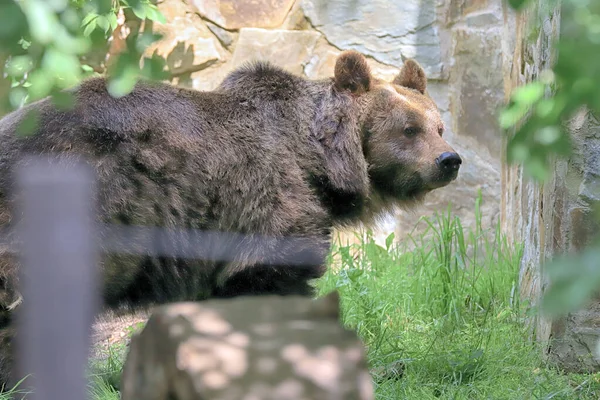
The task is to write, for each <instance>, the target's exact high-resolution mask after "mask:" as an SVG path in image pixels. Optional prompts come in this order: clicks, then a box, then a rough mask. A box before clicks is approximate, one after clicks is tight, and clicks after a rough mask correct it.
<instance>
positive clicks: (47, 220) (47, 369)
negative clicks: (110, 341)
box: [17, 158, 98, 400]
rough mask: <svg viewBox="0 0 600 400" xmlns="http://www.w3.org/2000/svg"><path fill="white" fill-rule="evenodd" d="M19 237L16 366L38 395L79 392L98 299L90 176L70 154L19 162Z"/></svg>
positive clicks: (73, 397)
mask: <svg viewBox="0 0 600 400" xmlns="http://www.w3.org/2000/svg"><path fill="white" fill-rule="evenodd" d="M18 183H19V190H20V196H19V197H20V198H21V200H22V203H21V204H20V205H17V206H20V209H19V210H18V211H20V212H21V213H22V218H23V219H22V225H21V226H20V228H19V234H20V239H21V242H22V244H23V247H22V248H21V250H22V253H21V254H22V262H23V267H22V271H21V281H20V284H21V290H22V294H23V298H24V301H23V304H22V306H21V311H20V314H19V319H18V322H19V323H18V330H19V336H20V337H19V339H18V341H17V345H18V347H17V350H18V353H17V360H18V365H19V367H20V368H19V372H21V373H26V374H32V375H31V376H30V377H29V378H28V379H27V380H26V381H25V384H26V386H27V387H29V388H32V389H33V390H34V391H35V393H34V394H33V396H32V397H33V398H35V399H36V400H83V399H84V398H86V397H87V396H86V387H87V386H86V380H85V372H86V370H87V362H88V354H89V338H90V336H89V335H90V329H91V324H92V322H93V318H94V316H95V312H96V307H97V305H98V303H97V288H98V282H97V276H98V271H97V268H98V264H97V254H96V246H95V239H96V238H95V235H96V231H95V228H96V221H95V211H96V210H95V193H94V191H95V179H94V176H93V175H92V174H91V171H90V168H89V167H88V166H87V165H86V164H83V163H80V162H75V161H73V160H72V159H71V160H68V161H67V160H64V159H63V160H62V161H60V162H57V160H50V159H46V158H44V159H29V160H27V163H26V164H25V165H24V166H23V167H21V168H20V169H19V174H18Z"/></svg>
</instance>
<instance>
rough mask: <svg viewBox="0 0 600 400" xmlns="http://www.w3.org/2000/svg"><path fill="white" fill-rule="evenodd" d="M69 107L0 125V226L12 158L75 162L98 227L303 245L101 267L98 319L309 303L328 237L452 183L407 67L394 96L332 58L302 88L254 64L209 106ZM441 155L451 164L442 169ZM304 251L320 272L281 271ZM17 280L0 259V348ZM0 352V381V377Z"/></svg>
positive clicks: (81, 92) (174, 95)
mask: <svg viewBox="0 0 600 400" xmlns="http://www.w3.org/2000/svg"><path fill="white" fill-rule="evenodd" d="M73 93H74V94H75V98H76V104H75V106H74V108H73V109H70V110H62V111H61V110H58V109H56V108H55V107H54V106H53V105H52V102H51V101H50V100H49V99H45V100H41V101H39V102H36V103H33V104H31V105H29V106H27V107H25V108H24V109H21V110H19V111H16V112H14V113H12V114H10V115H8V116H6V117H4V118H3V119H2V120H1V121H0V140H1V151H0V224H2V225H6V224H9V223H10V224H15V223H16V222H17V221H16V219H13V218H16V217H15V216H14V215H13V214H11V210H12V208H13V206H14V204H12V201H14V198H13V197H12V193H13V191H12V187H13V184H14V183H13V175H12V172H13V170H14V167H15V166H17V165H18V164H19V162H20V160H21V157H22V156H23V155H26V154H31V153H33V154H50V153H52V154H55V155H58V156H60V157H61V158H63V159H68V158H69V157H72V156H73V155H77V156H83V157H84V158H85V159H86V160H87V161H88V162H89V163H90V164H91V165H92V166H93V168H94V170H95V172H96V173H97V176H98V188H99V199H98V207H99V210H100V216H99V219H100V220H101V221H103V222H109V223H116V224H124V225H142V226H159V227H174V228H194V229H200V230H210V231H220V232H235V233H242V234H257V235H265V236H268V237H272V238H275V239H277V238H283V237H286V236H294V237H305V238H310V240H309V241H307V242H306V245H305V246H300V247H297V246H289V247H287V248H286V251H283V252H282V253H281V254H280V256H281V261H280V263H279V264H278V265H272V264H270V265H264V264H261V256H262V255H263V254H265V252H266V251H268V250H269V248H270V246H272V245H274V242H273V243H272V242H269V241H267V242H265V243H263V245H262V246H261V247H260V248H254V249H251V250H249V251H246V252H243V253H242V254H240V255H239V256H238V257H236V259H235V260H233V261H232V262H210V261H203V260H192V259H176V258H169V257H158V258H155V257H151V256H125V255H116V254H104V256H103V258H102V269H103V273H104V285H103V292H102V293H103V297H104V302H105V305H106V306H107V307H109V308H116V307H120V306H122V305H123V304H126V305H131V306H144V305H148V304H157V303H165V302H172V301H182V300H200V299H205V298H208V297H228V296H238V295H247V294H281V295H287V294H301V295H310V294H311V293H312V291H311V286H310V285H309V281H310V280H311V279H313V278H318V277H320V276H321V275H322V274H323V273H324V263H325V257H326V253H327V251H328V249H329V245H330V235H331V231H332V229H333V228H334V227H335V226H342V225H349V224H353V223H356V222H358V221H363V222H364V221H367V222H368V221H370V220H372V219H373V218H374V216H376V215H377V214H378V213H380V212H382V211H386V210H389V209H390V208H391V207H394V206H396V205H399V206H403V205H410V204H413V203H414V202H418V201H420V200H422V198H423V196H424V195H425V194H426V193H427V192H429V191H431V190H433V189H435V188H438V187H441V186H445V185H447V184H448V183H450V182H451V181H452V180H454V179H455V178H456V175H457V172H458V167H459V165H460V158H459V157H458V155H455V153H454V151H453V150H452V149H451V148H450V146H449V145H448V144H447V143H446V142H445V141H444V140H443V139H442V132H443V123H442V120H441V118H440V115H439V113H438V111H437V108H436V106H435V104H434V103H433V101H432V100H431V99H430V97H429V96H428V95H427V93H426V77H425V74H424V72H423V70H422V69H421V67H420V66H419V65H418V64H417V63H416V62H414V61H412V60H409V61H407V62H406V63H405V65H404V67H403V69H402V71H401V72H400V74H399V75H398V77H397V78H396V79H395V80H394V82H391V83H390V82H384V81H381V80H379V79H377V78H375V77H373V76H372V75H371V72H370V71H369V68H368V65H367V62H366V60H365V59H364V57H363V56H362V55H360V54H358V53H356V52H345V53H342V55H341V56H340V57H339V59H338V60H337V64H336V66H335V76H334V77H333V78H331V79H324V80H317V81H311V80H307V79H304V78H301V77H298V76H294V75H292V74H290V73H288V72H285V71H283V70H281V69H279V68H277V67H274V66H272V65H269V64H266V63H253V64H249V65H246V66H244V67H242V68H239V69H237V70H235V71H233V72H232V73H230V74H229V75H228V76H227V77H226V79H225V80H224V81H223V82H222V83H221V85H220V86H219V87H218V88H217V89H216V90H214V91H212V92H198V91H192V90H188V89H183V88H177V87H173V86H170V85H166V84H158V83H148V82H146V83H143V82H142V83H139V84H138V85H137V86H136V87H135V89H134V90H133V92H132V93H130V94H128V95H127V96H124V97H122V98H112V97H111V96H110V95H109V94H108V92H107V89H106V86H105V80H104V79H102V78H98V79H90V80H87V81H85V82H83V83H82V84H81V85H80V86H79V87H77V88H75V89H73ZM32 108H35V109H36V110H37V111H38V112H39V122H40V125H39V126H40V128H39V130H38V131H37V133H36V134H35V135H33V136H29V137H25V138H23V137H18V136H17V134H16V129H17V126H18V124H19V123H20V121H21V120H22V119H23V118H24V116H25V115H26V113H27V111H28V110H29V109H32ZM442 154H445V155H448V154H452V155H455V157H454V160H455V161H456V160H458V161H456V162H453V163H450V164H448V163H444V162H440V159H441V158H444V157H443V156H442ZM440 157H441V158H440ZM446 158H447V157H446ZM307 252H308V253H310V254H311V255H312V256H313V259H317V260H319V262H318V263H314V265H309V266H306V267H303V268H300V267H297V266H290V265H288V264H286V261H285V257H292V258H293V257H295V256H300V255H306V253H307ZM17 270H18V266H17V263H16V260H15V259H14V258H13V257H12V256H11V254H10V253H9V252H8V251H7V250H6V249H0V306H1V307H2V309H3V311H2V313H1V315H2V318H1V319H2V321H3V327H2V328H3V329H4V333H5V336H7V338H6V340H8V336H10V335H9V334H8V332H10V320H11V315H12V310H13V309H14V308H15V307H16V306H18V304H19V303H20V301H21V299H20V296H19V293H18V290H17V287H16V286H17V279H16V277H17ZM24 301H27V299H24ZM6 343H8V342H6ZM6 343H5V344H4V348H3V349H2V350H1V353H3V354H4V356H5V358H4V359H3V361H4V365H3V366H1V371H0V380H3V381H6V378H7V376H8V375H7V374H8V372H9V371H10V362H9V361H10V357H9V356H8V355H7V354H8V353H9V350H8V344H6Z"/></svg>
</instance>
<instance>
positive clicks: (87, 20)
mask: <svg viewBox="0 0 600 400" xmlns="http://www.w3.org/2000/svg"><path fill="white" fill-rule="evenodd" d="M98 17H99V15H98V14H96V13H89V14H87V15H86V16H85V18H83V21H81V26H85V25H87V24H89V23H90V22H92V21H93V20H94V19H96V18H98Z"/></svg>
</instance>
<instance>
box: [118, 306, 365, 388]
mask: <svg viewBox="0 0 600 400" xmlns="http://www.w3.org/2000/svg"><path fill="white" fill-rule="evenodd" d="M338 312H339V303H338V299H337V298H336V297H335V296H333V297H329V298H328V297H325V298H322V299H318V300H316V301H315V300H311V299H307V298H302V297H277V296H265V297H251V298H250V297H248V298H243V297H242V298H234V299H229V300H211V301H206V302H201V303H179V304H173V305H169V306H163V307H160V308H157V309H156V310H155V312H154V313H153V315H152V316H151V317H150V320H149V321H148V323H147V325H146V327H145V328H144V330H143V331H142V332H141V333H140V334H139V335H137V336H135V337H134V338H133V340H132V342H131V350H130V352H129V355H128V357H127V361H126V364H125V369H124V374H123V381H122V382H123V383H122V398H123V400H132V399H135V400H158V399H166V398H169V399H173V400H192V399H211V400H238V399H246V400H251V399H260V400H301V399H306V400H308V399H332V400H333V399H348V400H352V399H357V400H367V399H369V400H371V399H374V394H373V386H372V382H371V378H370V375H369V373H368V370H367V366H366V362H365V356H364V351H363V345H362V344H361V342H360V341H359V340H358V339H357V337H356V335H355V334H354V333H352V332H350V331H347V330H345V329H344V328H343V327H342V326H341V325H340V323H339V321H338Z"/></svg>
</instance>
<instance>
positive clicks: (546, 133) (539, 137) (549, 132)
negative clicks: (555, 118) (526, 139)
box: [535, 126, 563, 145]
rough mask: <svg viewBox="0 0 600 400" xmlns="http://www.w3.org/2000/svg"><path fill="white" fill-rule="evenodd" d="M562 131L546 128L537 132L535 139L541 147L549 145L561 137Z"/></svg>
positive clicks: (557, 128) (552, 127)
mask: <svg viewBox="0 0 600 400" xmlns="http://www.w3.org/2000/svg"><path fill="white" fill-rule="evenodd" d="M562 134H563V133H562V131H561V129H560V128H559V127H557V126H547V127H545V128H542V129H540V130H538V131H537V132H536V133H535V139H536V141H537V142H538V143H540V144H543V145H551V144H553V143H556V142H557V141H558V140H559V139H560V137H561V136H562Z"/></svg>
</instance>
